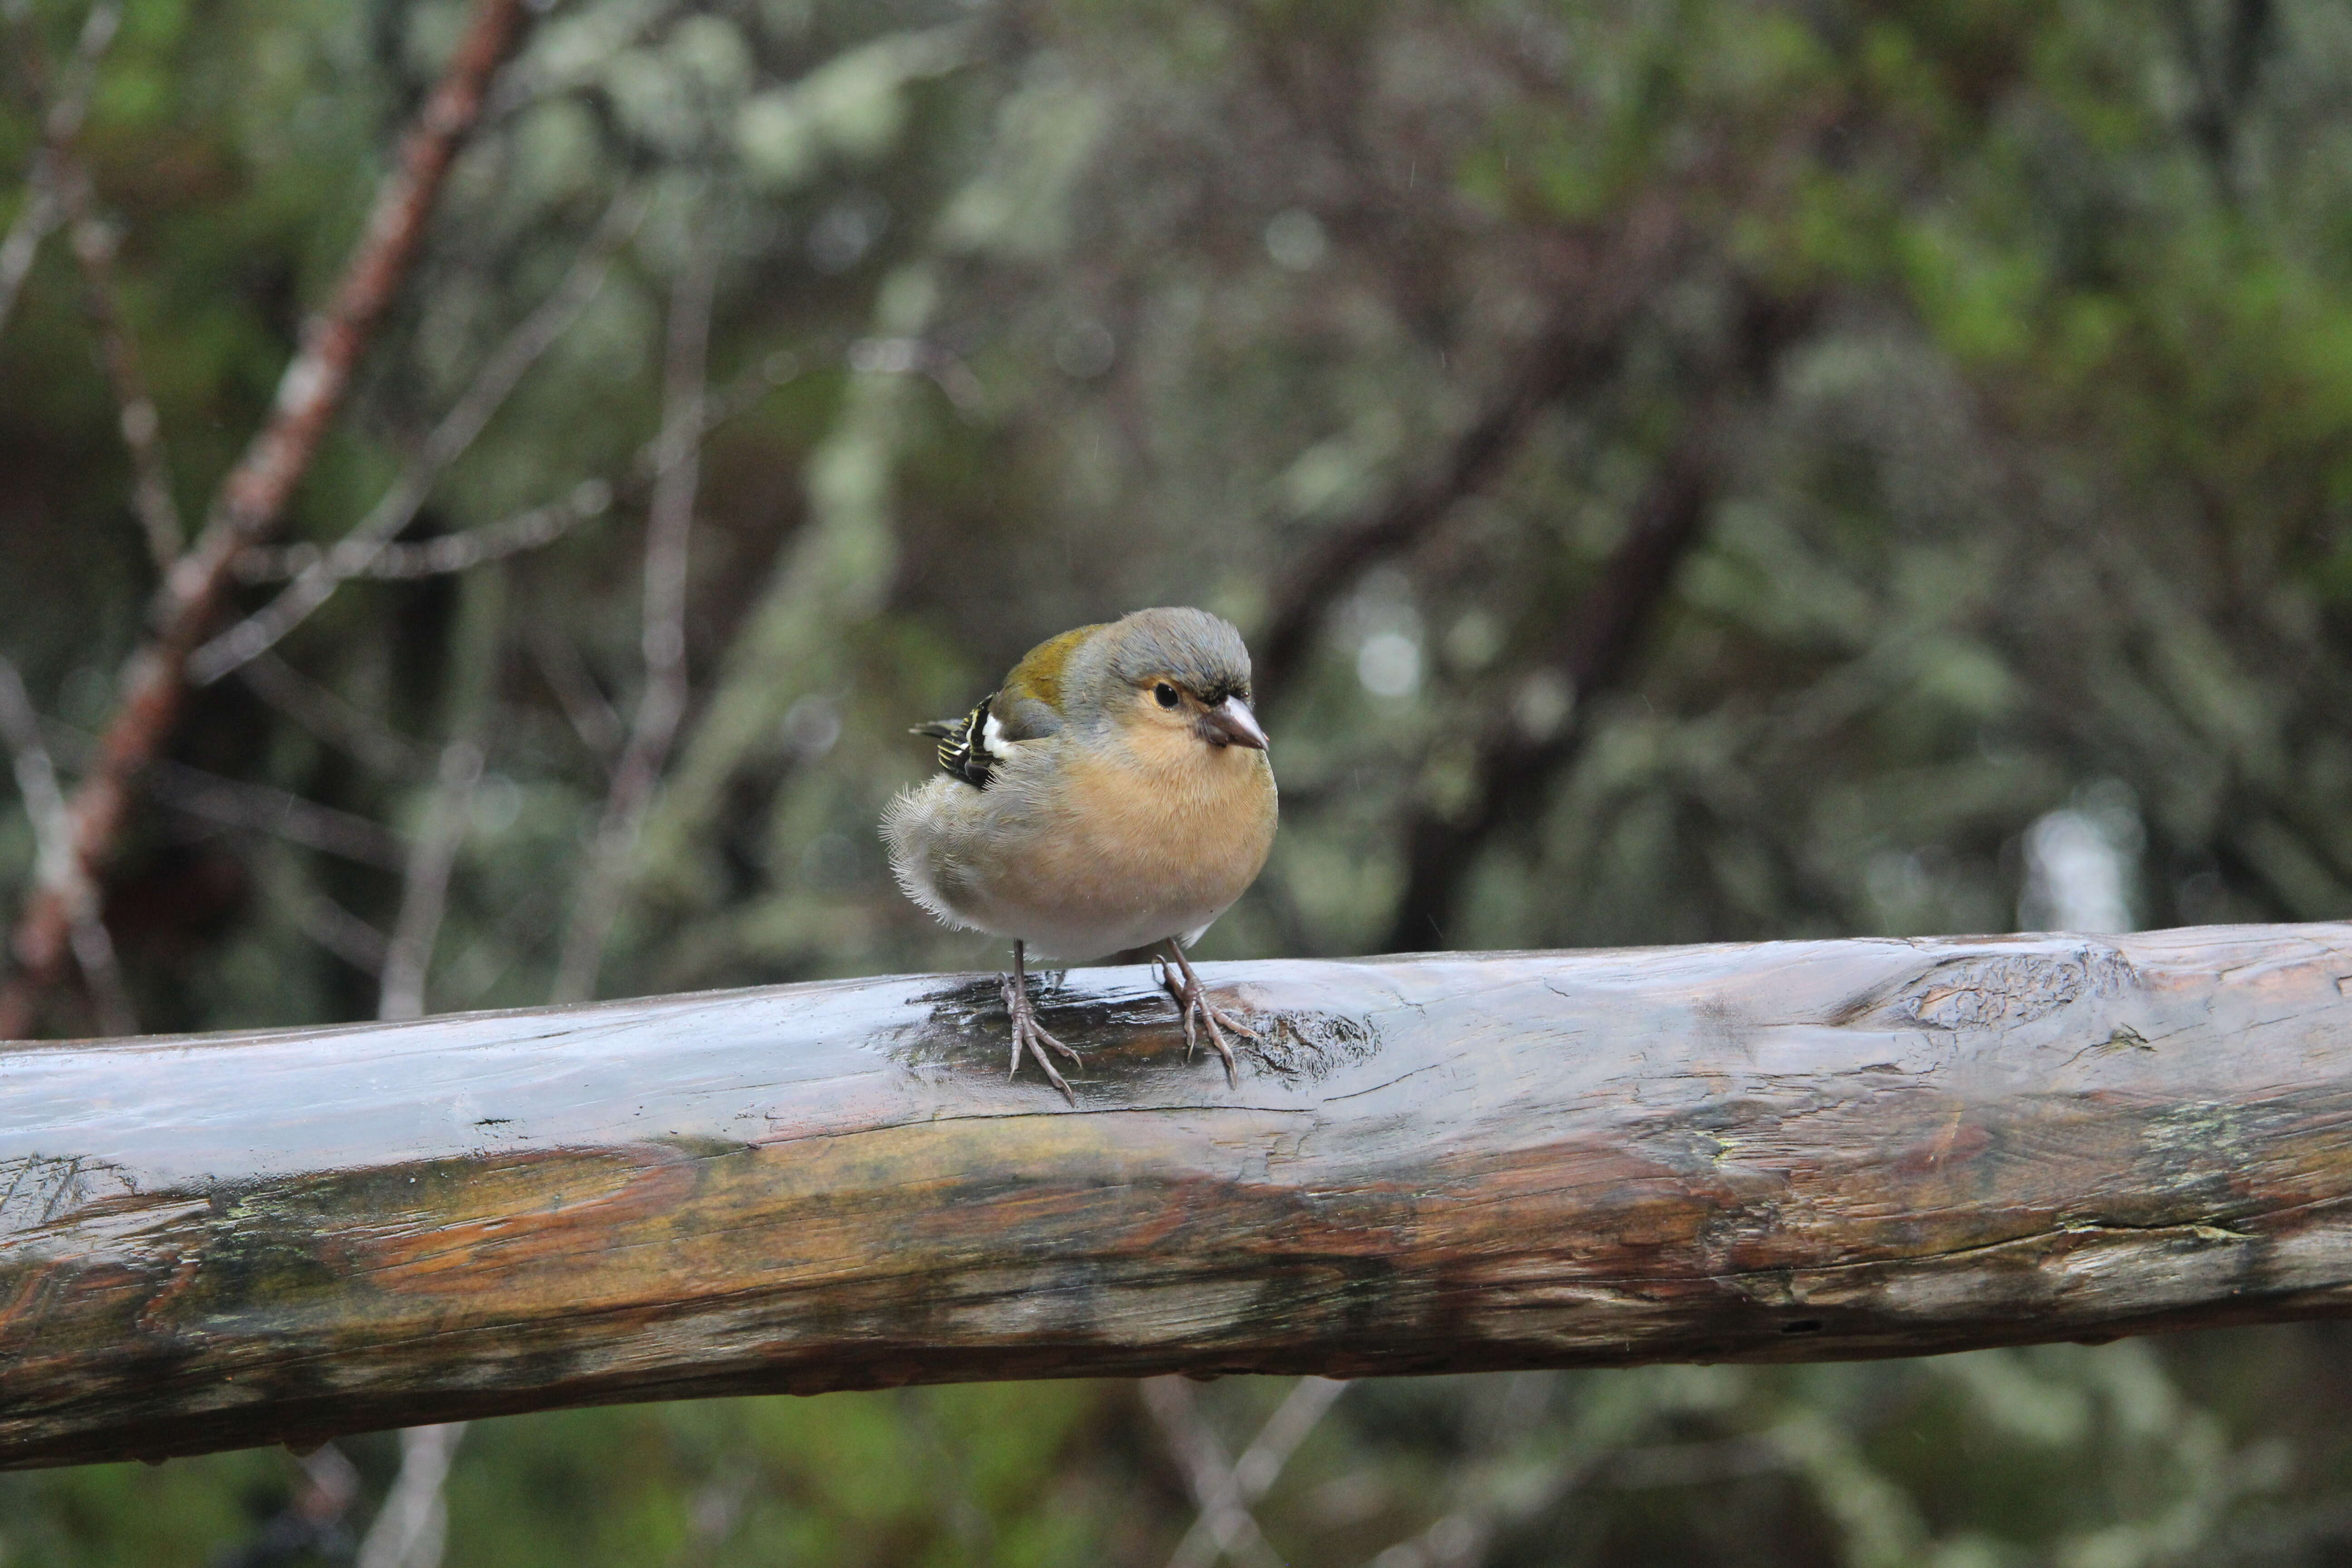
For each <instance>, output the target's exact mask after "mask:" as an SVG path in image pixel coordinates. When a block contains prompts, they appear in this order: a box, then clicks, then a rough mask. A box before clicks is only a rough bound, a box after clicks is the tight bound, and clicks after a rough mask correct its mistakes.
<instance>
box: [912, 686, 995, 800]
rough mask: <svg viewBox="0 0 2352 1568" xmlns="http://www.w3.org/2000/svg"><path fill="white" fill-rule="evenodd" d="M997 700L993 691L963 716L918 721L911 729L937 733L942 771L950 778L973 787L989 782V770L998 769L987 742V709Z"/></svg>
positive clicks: (980, 786)
mask: <svg viewBox="0 0 2352 1568" xmlns="http://www.w3.org/2000/svg"><path fill="white" fill-rule="evenodd" d="M995 700H996V693H995V692H993V691H992V692H990V693H989V694H988V695H987V696H986V697H983V698H982V699H981V702H980V706H979V707H977V708H975V709H973V710H971V712H969V713H967V714H965V715H964V716H963V717H962V718H961V719H933V720H931V721H929V722H928V723H924V724H918V725H916V726H915V727H914V729H913V731H911V733H914V734H917V735H931V736H936V737H937V738H938V740H939V742H940V772H941V773H945V774H947V775H948V776H949V777H950V778H953V779H961V780H962V781H963V782H964V783H966V784H970V785H971V786H972V788H974V789H985V788H986V787H987V786H988V777H989V774H990V773H992V772H994V771H995V768H996V763H997V756H996V753H995V752H992V751H991V750H990V749H989V745H988V740H989V737H988V709H989V704H991V703H992V702H994V701H995Z"/></svg>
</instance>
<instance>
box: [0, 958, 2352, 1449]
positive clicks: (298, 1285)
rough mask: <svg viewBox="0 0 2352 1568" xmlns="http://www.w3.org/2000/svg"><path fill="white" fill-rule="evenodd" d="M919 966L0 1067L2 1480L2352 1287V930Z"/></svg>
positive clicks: (2143, 1313)
mask: <svg viewBox="0 0 2352 1568" xmlns="http://www.w3.org/2000/svg"><path fill="white" fill-rule="evenodd" d="M1204 973H1205V974H1206V975H1207V977H1208V978H1209V980H1210V982H1211V983H1212V985H1213V987H1214V988H1215V989H1217V990H1218V991H1219V993H1220V994H1221V995H1222V996H1223V998H1225V1000H1226V1002H1227V1004H1228V1005H1236V1006H1238V1007H1239V1008H1241V1009H1243V1010H1244V1012H1245V1014H1246V1015H1247V1016H1250V1017H1252V1018H1253V1019H1254V1020H1255V1023H1256V1025H1257V1026H1258V1027H1259V1028H1260V1029H1261V1030H1262V1031H1263V1032H1264V1033H1265V1040H1264V1042H1263V1043H1262V1044H1259V1045H1255V1046H1248V1047H1246V1048H1244V1050H1243V1051H1242V1053H1241V1057H1242V1068H1243V1071H1242V1081H1241V1087H1240V1089H1238V1090H1237V1091H1236V1090H1233V1089H1228V1088H1227V1087H1226V1085H1225V1080H1224V1075H1223V1071H1222V1069H1221V1068H1219V1067H1218V1066H1217V1064H1216V1063H1215V1062H1214V1060H1213V1059H1212V1058H1209V1057H1207V1056H1206V1054H1205V1053H1204V1054H1203V1055H1202V1056H1201V1057H1199V1058H1195V1059H1193V1060H1192V1061H1190V1062H1188V1061H1187V1060H1186V1059H1185V1055H1184V1050H1183V1046H1182V1039H1181V1033H1180V1032H1179V1031H1178V1029H1177V1028H1176V1026H1175V1023H1174V1019H1173V1009H1172V1008H1171V1006H1170V1005H1169V1004H1168V1002H1167V1000H1166V999H1165V997H1164V996H1163V995H1161V994H1159V993H1158V992H1156V991H1154V990H1153V989H1151V987H1150V984H1148V981H1149V974H1148V972H1146V971H1143V970H1140V969H1097V970H1085V971H1077V972H1074V973H1071V974H1069V975H1068V976H1066V978H1065V979H1063V980H1061V981H1060V982H1059V983H1058V984H1046V985H1045V987H1044V994H1045V1001H1046V1006H1045V1013H1046V1019H1045V1021H1046V1024H1047V1026H1048V1027H1050V1028H1052V1029H1053V1030H1054V1031H1055V1033H1057V1034H1059V1035H1060V1036H1061V1037H1062V1038H1064V1039H1066V1040H1069V1041H1073V1042H1076V1043H1078V1044H1080V1045H1081V1046H1083V1047H1086V1048H1087V1050H1088V1053H1089V1054H1088V1065H1087V1068H1085V1069H1084V1070H1083V1071H1082V1072H1081V1073H1078V1074H1076V1075H1074V1079H1073V1080H1074V1082H1075V1084H1076V1089H1077V1096H1078V1103H1077V1107H1076V1109H1075V1110H1073V1109H1071V1108H1069V1107H1067V1106H1066V1105H1065V1104H1064V1103H1063V1101H1062V1100H1061V1099H1060V1097H1059V1096H1057V1095H1056V1094H1055V1092H1054V1091H1053V1090H1052V1089H1048V1088H1047V1087H1045V1085H1044V1084H1042V1083H1040V1082H1038V1081H1037V1080H1036V1079H1035V1077H1034V1069H1030V1070H1028V1071H1024V1073H1023V1074H1022V1076H1021V1077H1020V1078H1019V1079H1016V1080H1014V1081H1010V1082H1008V1081H1007V1080H1006V1079H1005V1076H1004V1063H1005V1060H1006V1057H1007V1046H1006V1036H1005V1030H1004V1015H1003V1007H1002V1006H1001V1005H1000V1004H999V1002H998V1000H997V995H996V988H995V985H994V983H993V981H992V980H988V979H982V978H975V977H971V976H928V977H904V976H901V977H896V978H890V979H881V980H864V981H846V982H840V983H835V984H814V985H794V986H784V987H779V988H775V989H771V990H761V991H742V992H732V993H722V994H709V995H698V996H679V997H668V998H662V999H656V1000H650V1001H635V1002H623V1003H614V1004H607V1005H599V1006H588V1007H578V1008H572V1009H567V1010H562V1011H548V1012H524V1013H505V1014H486V1015H475V1016H462V1017H446V1018H435V1019H427V1020H425V1021H423V1022H420V1023H414V1024H403V1025H397V1026H356V1027H347V1028H331V1029H306V1030H296V1031H283V1032H274V1033H268V1034H260V1035H249V1036H238V1037H230V1036H211V1037H193V1038H176V1039H137V1040H123V1041H101V1042H97V1043H91V1044H81V1045H71V1046H16V1047H6V1048H5V1050H0V1463H5V1464H9V1465H16V1466H25V1465H44V1464H66V1463H73V1462H77V1461H82V1460H92V1459H111V1458H124V1457H128V1456H134V1455H135V1456H140V1457H150V1458H152V1457H160V1456H163V1455H170V1454H186V1453H194V1452H200V1451H204V1450H209V1449H216V1448H225V1447H238V1446H244V1445H251V1444H257V1443H263V1442H269V1441H286V1442H289V1443H293V1444H296V1445H298V1446H299V1445H302V1444H305V1443H309V1442H314V1441H317V1440H319V1439H320V1438H323V1437H326V1436H331V1435H333V1434H338V1433H344V1432H352V1431H359V1430H364V1429H368V1428H373V1427H382V1426H395V1425H405V1424H411V1423H416V1422H424V1421H437V1420H446V1419H451V1418H456V1417H462V1416H479V1415H494V1414H499V1413H501V1412H511V1411H521V1410H535V1409H544V1408H548V1407H551V1406H557V1405H581V1404H590V1403H596V1402H610V1401H621V1400H639V1399H667V1398H684V1397H691V1396H697V1395H704V1394H744V1393H752V1392H760V1391H777V1390H782V1391H790V1392H799V1393H807V1392H814V1391H817V1390H823V1389H837V1388H871V1387H877V1386H884V1385H889V1384H905V1383H912V1382H941V1381H952V1380H964V1379H982V1378H1013V1377H1055V1376H1076V1375H1090V1374H1101V1373H1108V1374H1117V1375H1122V1376H1124V1375H1137V1374H1142V1373H1161V1372H1167V1371H1171V1370H1178V1371H1184V1372H1189V1373H1203V1374H1206V1373H1239V1372H1284V1373H1309V1372H1312V1373H1328V1374H1331V1375H1335V1376H1342V1377H1348V1376H1360V1375H1365V1374H1372V1373H1424V1372H1462V1371H1471V1370H1478V1369H1490V1368H1507V1367H1561V1366H1591V1365H1602V1364H1626V1363H1639V1362H1655V1361H1668V1360H1689V1361H1706V1360H1717V1359H1741V1360H1792V1359H1831V1358H1840V1357H1858V1356H1884V1355H1908V1354H1916V1353H1922V1352H1937V1351H1951V1350H1960V1349H1964V1348H1968V1347H1970V1346H1979V1345H1999V1344H2014V1343H2021V1342H2030V1341H2040V1340H2057V1339H2077V1338H2105V1337H2110V1336H2114V1335H2117V1334H2125V1333H2133V1332H2138V1331H2146V1330H2151V1329H2158V1328H2168V1327H2179V1326H2187V1325H2192V1324H2205V1323H2221V1322H2242V1321H2259V1320H2268V1319H2284V1318H2289V1317H2295V1316H2303V1315H2309V1314H2316V1313H2323V1312H2331V1311H2337V1310H2344V1309H2345V1308H2346V1307H2347V1306H2352V997H2347V994H2346V992H2347V987H2352V926H2344V925H2324V926H2292V927H2232V928H2214V929H2207V930H2195V931H2166V932H2157V933H2151V934H2146V935H2139V936H2132V937H2119V938H2115V939H2111V940H2110V939H2089V938H2074V937H2013V938H1991V939H1983V940H1938V941H1918V942H1895V941H1853V942H1782V943H1768V944H1764V945H1760V946H1748V947H1706V948H1669V949H1653V950H1647V951H1635V952H1566V953H1504V954H1490V955H1464V956H1440V957H1422V958H1406V959H1390V960H1379V961H1368V962H1360V963H1246V964H1226V965H1212V966H1210V967H1209V968H1208V969H1207V970H1206V971H1205V972H1204Z"/></svg>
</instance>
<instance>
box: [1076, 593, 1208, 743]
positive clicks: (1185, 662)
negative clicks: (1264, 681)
mask: <svg viewBox="0 0 2352 1568" xmlns="http://www.w3.org/2000/svg"><path fill="white" fill-rule="evenodd" d="M1070 663H1071V667H1072V668H1071V670H1070V676H1071V679H1069V680H1068V682H1067V688H1068V689H1069V690H1070V691H1071V693H1072V695H1073V696H1074V697H1079V699H1080V700H1081V701H1082V702H1084V703H1085V705H1086V706H1087V707H1090V708H1092V709H1093V710H1094V713H1093V714H1082V715H1075V716H1077V717H1095V716H1097V715H1099V716H1106V717H1107V716H1108V714H1109V712H1110V711H1111V710H1113V709H1115V708H1117V707H1118V706H1119V705H1121V704H1123V703H1124V702H1125V701H1126V700H1127V699H1128V697H1129V694H1130V693H1132V691H1133V690H1134V689H1135V688H1137V687H1138V686H1140V685H1143V684H1145V683H1146V682H1150V681H1155V680H1162V679H1165V680H1172V681H1174V682H1176V683H1177V684H1178V685H1179V686H1181V688H1182V689H1183V690H1184V692H1185V693H1186V694H1187V695H1188V696H1190V697H1192V698H1194V699H1196V700H1199V701H1200V702H1201V703H1202V705H1203V706H1204V707H1208V708H1215V707H1217V706H1218V705H1219V704H1221V703H1223V702H1224V701H1225V700H1227V699H1229V698H1233V699H1238V700H1241V701H1242V702H1244V703H1247V702H1248V700H1250V695H1251V693H1250V658H1249V649H1248V648H1247V647H1244V646H1243V643H1242V634H1241V633H1239V632H1237V631H1235V630H1234V627H1233V626H1232V624H1231V623H1230V622H1227V621H1224V620H1221V619H1219V618H1218V617H1217V616H1213V615H1211V614H1209V613H1208V612H1207V611H1206V610H1195V609H1189V608H1184V607H1181V606H1170V607H1166V608H1160V609H1151V610H1137V611H1135V612H1133V613H1132V614H1130V615H1128V616H1122V617H1121V618H1119V619H1118V620H1116V621H1113V622H1112V623H1111V624H1110V625H1108V626H1105V627H1104V628H1103V629H1102V632H1101V634H1100V635H1098V636H1097V637H1092V638H1090V639H1088V641H1087V645H1086V646H1085V647H1083V648H1081V649H1079V650H1078V651H1077V652H1076V653H1075V654H1074V655H1073V656H1072V657H1071V660H1070ZM1080 694H1084V695H1083V696H1082V697H1080Z"/></svg>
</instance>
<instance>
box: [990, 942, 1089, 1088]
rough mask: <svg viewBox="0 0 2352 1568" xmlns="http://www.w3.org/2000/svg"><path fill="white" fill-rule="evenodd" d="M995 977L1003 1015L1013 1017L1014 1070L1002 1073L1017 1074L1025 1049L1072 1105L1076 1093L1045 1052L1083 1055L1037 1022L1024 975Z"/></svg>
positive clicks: (1034, 1007)
mask: <svg viewBox="0 0 2352 1568" xmlns="http://www.w3.org/2000/svg"><path fill="white" fill-rule="evenodd" d="M997 981H998V984H999V986H1000V988H1001V989H1002V990H1003V994H1004V1012H1005V1015H1006V1016H1007V1017H1009V1018H1011V1019H1012V1021H1013V1070H1012V1071H1011V1072H1010V1073H1008V1074H1006V1075H1005V1076H1006V1077H1008V1078H1017V1077H1019V1076H1020V1073H1021V1057H1022V1053H1023V1052H1024V1051H1025V1052H1027V1053H1028V1055H1029V1056H1030V1057H1031V1058H1034V1060H1035V1061H1036V1063H1037V1065H1038V1067H1040V1068H1043V1069H1045V1079H1046V1081H1047V1082H1049V1083H1051V1084H1052V1085H1053V1086H1054V1087H1055V1089H1060V1090H1061V1091H1062V1098H1063V1099H1064V1100H1068V1101H1069V1102H1070V1103H1071V1104H1072V1105H1076V1104H1077V1102H1078V1097H1077V1096H1076V1095H1075V1094H1073V1093H1072V1092H1070V1086H1069V1084H1068V1083H1067V1082H1066V1081H1065V1080H1064V1079H1063V1077H1062V1075H1061V1074H1060V1073H1058V1072H1055V1070H1054V1058H1051V1057H1049V1056H1047V1055H1046V1054H1045V1053H1046V1052H1047V1051H1048V1050H1056V1051H1059V1052H1061V1053H1062V1054H1063V1055H1064V1056H1066V1057H1067V1058H1070V1060H1072V1061H1074V1062H1079V1061H1084V1060H1085V1059H1086V1058H1083V1057H1081V1056H1079V1055H1078V1053H1077V1052H1076V1051H1074V1050H1072V1049H1071V1048H1070V1047H1067V1046H1066V1045H1064V1044H1062V1042H1061V1041H1059V1040H1057V1039H1055V1037H1053V1036H1051V1035H1049V1034H1047V1033H1046V1032H1045V1026H1044V1025H1042V1024H1040V1023H1038V1022H1037V1006H1036V1004H1035V1003H1034V1002H1032V1001H1030V1000H1029V986H1028V984H1027V980H1026V977H1025V976H1024V975H1022V974H1019V973H1013V974H1003V975H999V976H998V977H997Z"/></svg>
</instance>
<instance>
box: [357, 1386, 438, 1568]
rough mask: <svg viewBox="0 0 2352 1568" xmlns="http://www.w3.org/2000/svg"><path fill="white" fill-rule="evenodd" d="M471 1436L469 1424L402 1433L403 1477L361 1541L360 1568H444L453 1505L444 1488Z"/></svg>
mask: <svg viewBox="0 0 2352 1568" xmlns="http://www.w3.org/2000/svg"><path fill="white" fill-rule="evenodd" d="M465 1435H466V1423H464V1422H463V1421H449V1422H444V1423H443V1424H441V1425H440V1426H411V1427H409V1428H408V1429H407V1430H406V1431H404V1432H403V1433H401V1435H400V1473H399V1474H398V1475H397V1476H395V1477H394V1478H393V1482H392V1490H391V1491H389V1492H388V1493H386V1494H385V1496H384V1500H383V1508H381V1509H379V1510H377V1511H376V1516H375V1522H374V1523H373V1524H371V1525H369V1526H368V1532H367V1537H366V1539H365V1540H363V1541H362V1542H360V1550H359V1555H358V1556H357V1557H356V1558H355V1559H354V1560H353V1563H354V1565H355V1568H439V1564H440V1562H441V1552H442V1548H443V1547H444V1546H445V1545H446V1543H447V1542H448V1538H449V1504H448V1500H447V1499H446V1497H445V1496H444V1495H443V1491H442V1485H443V1483H444V1482H446V1480H447V1479H449V1461H450V1460H451V1459H452V1458H454V1457H455V1456H456V1454H457V1442H458V1439H459V1438H461V1437H463V1436H465Z"/></svg>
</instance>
